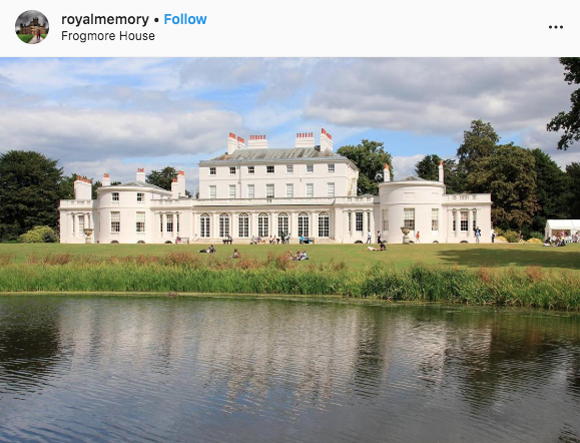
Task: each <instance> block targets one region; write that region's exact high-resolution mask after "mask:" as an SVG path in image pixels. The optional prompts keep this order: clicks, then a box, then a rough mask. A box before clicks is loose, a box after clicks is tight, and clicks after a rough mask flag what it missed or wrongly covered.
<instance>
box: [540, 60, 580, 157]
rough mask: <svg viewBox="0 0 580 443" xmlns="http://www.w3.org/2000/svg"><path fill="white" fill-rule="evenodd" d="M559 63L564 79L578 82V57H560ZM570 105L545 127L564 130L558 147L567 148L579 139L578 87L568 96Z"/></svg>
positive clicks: (550, 129) (579, 61) (555, 130)
mask: <svg viewBox="0 0 580 443" xmlns="http://www.w3.org/2000/svg"><path fill="white" fill-rule="evenodd" d="M560 63H561V64H562V65H564V68H565V69H566V72H565V73H564V80H565V81H567V82H568V84H569V85H571V84H574V83H575V84H580V57H562V58H561V59H560ZM570 101H571V102H572V107H571V109H570V111H569V112H560V113H559V114H558V115H556V116H555V117H554V118H553V119H552V120H551V121H550V123H548V125H547V127H546V129H547V130H548V131H552V132H558V131H560V130H561V129H562V130H564V134H562V137H560V141H559V142H558V149H564V150H566V149H568V148H569V147H570V145H571V144H572V143H574V142H575V141H576V142H577V141H579V140H580V89H576V90H575V91H574V92H572V95H571V96H570Z"/></svg>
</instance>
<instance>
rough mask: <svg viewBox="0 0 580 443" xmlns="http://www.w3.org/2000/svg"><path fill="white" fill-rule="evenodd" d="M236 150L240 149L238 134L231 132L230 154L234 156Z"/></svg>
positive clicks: (229, 140) (229, 139)
mask: <svg viewBox="0 0 580 443" xmlns="http://www.w3.org/2000/svg"><path fill="white" fill-rule="evenodd" d="M236 149H238V139H237V138H236V134H234V133H233V132H230V135H228V154H229V155H232V154H233V153H234V151H235V150H236Z"/></svg>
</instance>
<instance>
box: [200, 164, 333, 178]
mask: <svg viewBox="0 0 580 443" xmlns="http://www.w3.org/2000/svg"><path fill="white" fill-rule="evenodd" d="M278 167H279V168H282V167H283V166H280V165H279V166H278ZM326 167H327V171H328V172H330V173H333V172H334V171H335V166H334V163H329V164H327V165H326ZM229 169H230V175H236V174H237V172H238V168H237V167H236V166H230V167H229ZM278 172H280V171H278ZM306 172H307V173H312V172H314V165H306ZM247 173H248V174H255V173H256V166H247ZM266 173H267V174H275V173H276V166H275V165H268V166H266ZM286 173H287V174H293V173H294V165H286ZM209 175H217V168H216V167H213V166H212V167H210V168H209Z"/></svg>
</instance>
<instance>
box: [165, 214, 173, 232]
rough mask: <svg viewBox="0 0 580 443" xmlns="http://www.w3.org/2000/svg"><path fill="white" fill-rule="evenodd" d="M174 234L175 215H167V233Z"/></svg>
mask: <svg viewBox="0 0 580 443" xmlns="http://www.w3.org/2000/svg"><path fill="white" fill-rule="evenodd" d="M166 232H173V214H167V231H166Z"/></svg>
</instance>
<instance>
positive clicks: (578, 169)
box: [566, 163, 580, 219]
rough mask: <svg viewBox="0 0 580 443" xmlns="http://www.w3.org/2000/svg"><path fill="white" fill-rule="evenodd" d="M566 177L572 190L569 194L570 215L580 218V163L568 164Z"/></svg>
mask: <svg viewBox="0 0 580 443" xmlns="http://www.w3.org/2000/svg"><path fill="white" fill-rule="evenodd" d="M566 177H567V179H568V185H569V186H570V192H569V194H568V210H569V211H570V217H571V218H574V219H578V218H580V163H570V164H569V165H568V166H566Z"/></svg>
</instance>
